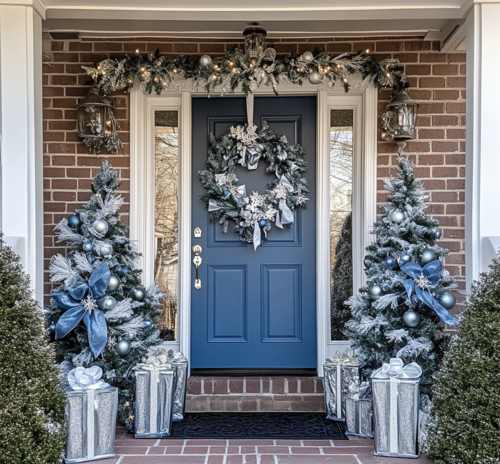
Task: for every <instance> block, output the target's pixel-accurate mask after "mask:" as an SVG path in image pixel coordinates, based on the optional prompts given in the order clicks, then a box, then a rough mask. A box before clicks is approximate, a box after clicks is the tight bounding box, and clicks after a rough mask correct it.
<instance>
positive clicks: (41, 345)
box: [0, 235, 66, 464]
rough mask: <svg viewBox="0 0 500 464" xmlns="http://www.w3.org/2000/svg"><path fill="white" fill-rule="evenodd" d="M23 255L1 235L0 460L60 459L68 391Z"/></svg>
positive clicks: (34, 463)
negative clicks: (57, 364) (61, 380)
mask: <svg viewBox="0 0 500 464" xmlns="http://www.w3.org/2000/svg"><path fill="white" fill-rule="evenodd" d="M58 374H59V371H58V369H57V367H56V364H55V360H54V353H53V349H52V347H51V346H50V345H49V343H48V338H47V334H46V330H45V328H44V320H43V313H42V310H41V307H40V305H39V303H38V302H37V301H36V300H35V299H34V298H33V296H32V291H31V289H30V285H29V278H28V276H26V275H25V274H24V272H23V268H22V266H21V264H20V259H19V257H18V256H17V255H16V254H15V253H14V252H13V251H12V249H11V248H10V247H8V246H7V245H6V244H5V243H4V242H3V240H2V237H1V235H0V399H1V401H0V463H6V464H7V463H8V464H21V463H22V464H52V463H54V464H56V463H57V464H59V463H60V462H61V457H62V453H63V447H64V443H65V440H66V431H65V427H64V407H65V402H66V401H65V395H64V393H63V391H62V390H61V387H60V382H59V377H58Z"/></svg>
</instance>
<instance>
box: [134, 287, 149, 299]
mask: <svg viewBox="0 0 500 464" xmlns="http://www.w3.org/2000/svg"><path fill="white" fill-rule="evenodd" d="M132 298H133V299H134V300H135V301H144V298H146V292H145V291H144V290H143V289H142V288H140V287H136V288H134V289H133V290H132Z"/></svg>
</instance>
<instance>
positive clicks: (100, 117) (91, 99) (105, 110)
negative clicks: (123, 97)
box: [78, 88, 113, 145]
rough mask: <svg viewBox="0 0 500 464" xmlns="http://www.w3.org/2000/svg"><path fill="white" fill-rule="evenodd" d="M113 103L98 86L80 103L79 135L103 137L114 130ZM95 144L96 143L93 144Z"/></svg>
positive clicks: (94, 137)
mask: <svg viewBox="0 0 500 464" xmlns="http://www.w3.org/2000/svg"><path fill="white" fill-rule="evenodd" d="M112 114H113V112H112V106H111V103H110V102H109V101H108V100H107V99H106V98H103V97H101V96H100V95H99V92H98V91H97V89H96V88H92V89H90V91H89V93H88V95H87V96H86V97H85V98H84V99H83V100H82V101H81V102H80V103H79V104H78V135H79V136H80V137H81V138H84V139H95V142H98V140H97V139H103V138H104V137H105V136H107V135H109V134H110V133H111V130H112V127H111V126H112ZM92 145H94V144H92Z"/></svg>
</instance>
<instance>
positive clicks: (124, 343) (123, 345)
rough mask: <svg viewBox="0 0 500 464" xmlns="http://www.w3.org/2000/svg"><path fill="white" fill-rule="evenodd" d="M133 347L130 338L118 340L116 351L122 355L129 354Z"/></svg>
mask: <svg viewBox="0 0 500 464" xmlns="http://www.w3.org/2000/svg"><path fill="white" fill-rule="evenodd" d="M131 349H132V345H131V344H130V342H129V341H128V340H118V343H117V344H116V351H117V352H118V354H119V355H120V356H127V355H128V354H129V353H130V350H131Z"/></svg>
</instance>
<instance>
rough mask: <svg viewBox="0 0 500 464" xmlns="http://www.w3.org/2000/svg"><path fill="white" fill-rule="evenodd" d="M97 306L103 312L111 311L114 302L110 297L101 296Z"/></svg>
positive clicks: (114, 304) (114, 305)
mask: <svg viewBox="0 0 500 464" xmlns="http://www.w3.org/2000/svg"><path fill="white" fill-rule="evenodd" d="M97 306H99V308H100V309H102V310H103V311H111V310H112V309H114V308H115V307H116V300H115V299H114V298H113V297H112V296H109V295H107V296H103V297H102V298H100V299H99V300H97Z"/></svg>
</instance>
